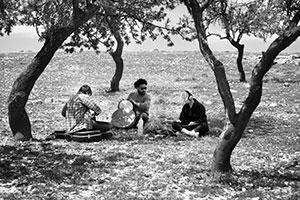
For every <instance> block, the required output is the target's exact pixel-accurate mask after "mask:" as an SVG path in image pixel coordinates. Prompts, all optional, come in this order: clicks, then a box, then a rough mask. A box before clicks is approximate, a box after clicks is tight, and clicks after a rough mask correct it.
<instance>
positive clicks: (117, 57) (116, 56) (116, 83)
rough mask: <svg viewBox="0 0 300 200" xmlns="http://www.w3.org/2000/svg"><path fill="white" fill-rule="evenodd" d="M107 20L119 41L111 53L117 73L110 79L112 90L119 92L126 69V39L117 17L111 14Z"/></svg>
mask: <svg viewBox="0 0 300 200" xmlns="http://www.w3.org/2000/svg"><path fill="white" fill-rule="evenodd" d="M107 21H108V24H109V28H110V30H111V32H112V34H113V35H114V37H115V39H116V41H117V48H116V50H115V51H114V52H112V53H111V54H110V55H111V56H112V58H113V60H114V62H115V64H116V70H115V74H114V76H113V77H112V79H111V81H110V90H111V92H117V91H120V81H121V79H122V76H123V70H124V62H123V58H122V53H123V47H124V41H123V39H122V37H121V35H120V32H119V28H118V26H117V23H118V22H117V19H116V18H115V17H113V16H109V17H107Z"/></svg>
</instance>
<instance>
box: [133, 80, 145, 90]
mask: <svg viewBox="0 0 300 200" xmlns="http://www.w3.org/2000/svg"><path fill="white" fill-rule="evenodd" d="M142 84H145V85H147V84H148V83H147V81H146V80H145V79H142V78H140V79H138V80H137V81H135V82H134V88H138V87H140V85H142Z"/></svg>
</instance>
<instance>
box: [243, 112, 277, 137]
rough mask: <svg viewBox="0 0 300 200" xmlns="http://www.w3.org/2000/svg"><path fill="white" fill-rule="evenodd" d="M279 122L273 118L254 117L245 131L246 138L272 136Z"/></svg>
mask: <svg viewBox="0 0 300 200" xmlns="http://www.w3.org/2000/svg"><path fill="white" fill-rule="evenodd" d="M276 123H278V122H277V120H276V119H275V118H273V117H271V116H263V117H254V118H251V119H250V120H249V122H248V126H247V128H246V130H245V134H244V136H245V137H251V136H263V135H268V134H272V133H273V132H274V129H275V127H276V126H275V125H276Z"/></svg>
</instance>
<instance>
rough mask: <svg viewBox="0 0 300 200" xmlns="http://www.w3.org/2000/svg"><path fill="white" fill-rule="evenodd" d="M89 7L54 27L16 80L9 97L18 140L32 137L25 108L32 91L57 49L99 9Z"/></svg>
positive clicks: (11, 124) (9, 113)
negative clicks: (68, 20)
mask: <svg viewBox="0 0 300 200" xmlns="http://www.w3.org/2000/svg"><path fill="white" fill-rule="evenodd" d="M75 6H76V5H75ZM76 8H78V7H76ZM89 9H90V10H88V13H86V14H85V15H83V14H82V13H80V14H79V12H78V15H77V16H74V18H73V21H72V22H70V25H69V26H66V27H61V28H56V29H53V30H52V31H51V32H50V33H49V35H48V37H47V38H46V40H45V43H44V46H43V47H42V49H41V50H40V51H39V52H38V54H37V55H36V56H35V57H34V58H33V60H32V61H31V63H30V64H29V66H28V67H27V69H25V71H24V72H22V73H21V74H20V75H19V77H18V78H17V79H16V81H15V82H14V84H13V87H12V89H11V92H10V95H9V98H8V118H9V125H10V128H11V130H12V134H13V136H14V137H15V139H16V140H21V141H27V140H30V139H31V138H32V134H31V124H30V120H29V117H28V115H27V112H26V109H25V106H26V103H27V100H28V97H29V95H30V92H31V90H32V88H33V86H34V84H35V82H36V80H37V79H38V78H39V76H40V75H41V74H42V72H43V71H44V69H45V68H46V66H47V65H48V63H49V62H50V60H51V59H52V57H53V55H54V53H55V52H56V50H57V49H58V48H59V47H60V46H61V45H62V43H63V42H64V41H65V40H66V39H67V38H68V37H69V35H70V34H71V33H72V32H74V31H75V30H76V29H77V28H78V27H79V26H80V25H82V24H83V23H85V22H86V21H87V20H88V19H90V18H91V17H92V16H93V15H94V13H95V12H96V11H97V8H96V7H90V8H89ZM75 12H76V10H75Z"/></svg>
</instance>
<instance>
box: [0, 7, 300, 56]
mask: <svg viewBox="0 0 300 200" xmlns="http://www.w3.org/2000/svg"><path fill="white" fill-rule="evenodd" d="M182 13H184V14H187V12H186V8H185V7H184V6H179V7H178V8H176V9H175V10H173V11H171V12H169V14H168V15H169V17H170V18H171V20H172V19H177V18H178V16H180V15H182ZM173 21H174V23H176V20H173ZM214 31H215V32H217V33H223V32H222V30H221V29H220V28H218V27H216V28H214ZM273 39H274V38H273ZM273 39H269V40H267V41H266V42H264V41H263V40H261V39H257V38H254V37H248V36H244V37H243V38H242V40H241V44H245V51H246V52H262V51H265V50H266V49H267V48H268V46H269V45H270V43H271V42H272V40H273ZM172 40H173V42H174V44H175V45H174V46H172V47H168V46H167V42H166V41H164V39H162V38H158V39H157V40H156V41H152V40H151V39H148V40H146V41H145V42H144V43H143V44H135V43H131V44H129V45H128V46H127V45H125V46H124V51H153V50H154V49H158V50H160V51H199V45H198V41H196V40H195V41H193V42H187V41H183V40H182V39H181V38H180V37H179V36H172ZM208 42H209V45H210V47H211V49H212V50H213V51H233V52H235V51H236V49H235V48H234V47H232V46H231V44H230V43H229V42H228V41H227V40H220V39H219V38H217V37H209V39H208ZM42 45H43V42H39V41H38V36H37V33H36V31H35V28H34V27H25V26H17V27H14V29H13V32H12V33H11V34H10V35H9V36H6V35H5V36H3V37H0V53H8V52H20V51H25V52H26V51H34V52H38V51H39V50H40V49H41V47H42ZM100 49H101V50H103V51H105V50H106V49H105V48H104V47H102V48H100ZM284 52H286V53H299V52H300V38H298V39H297V40H296V41H295V42H294V43H293V44H292V45H290V46H289V47H288V48H286V49H285V50H284Z"/></svg>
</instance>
